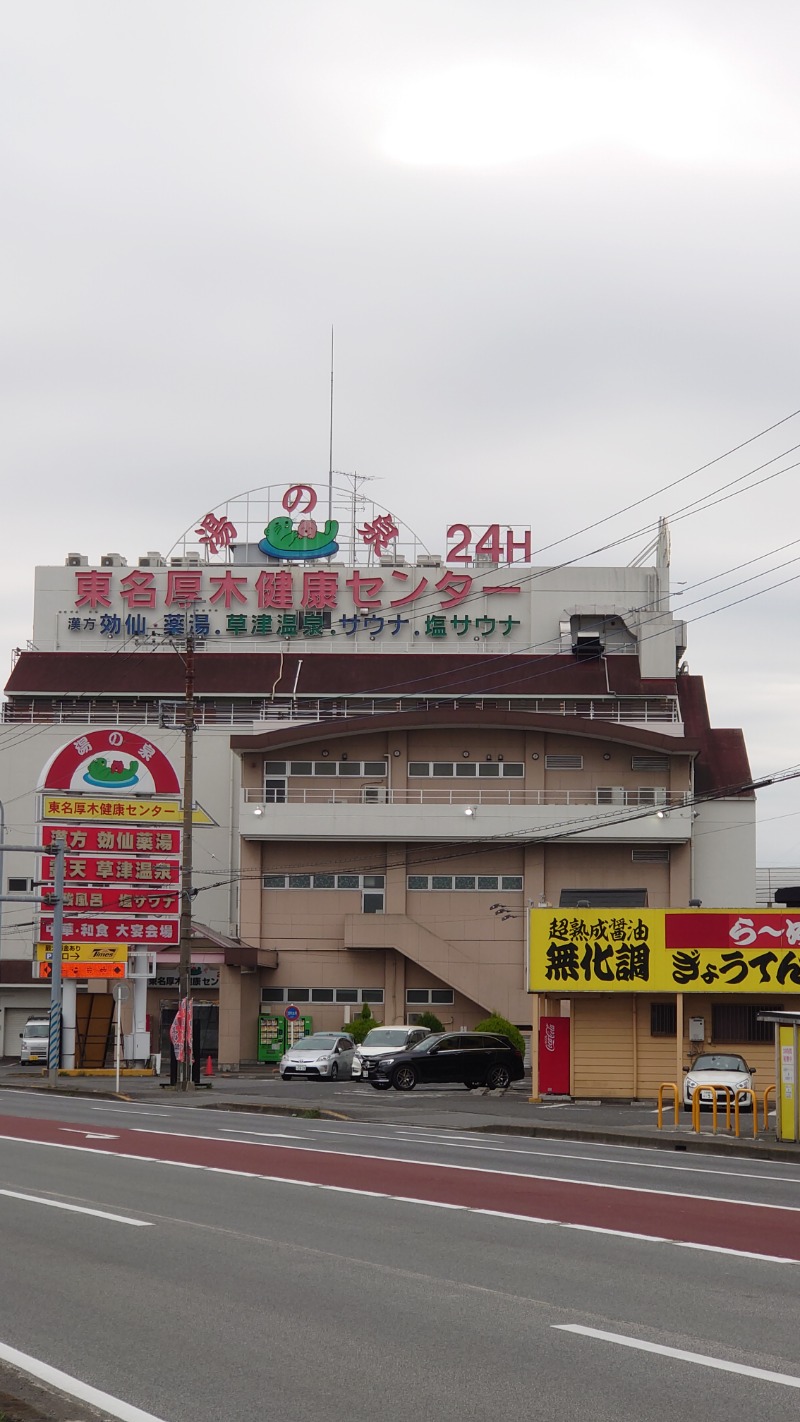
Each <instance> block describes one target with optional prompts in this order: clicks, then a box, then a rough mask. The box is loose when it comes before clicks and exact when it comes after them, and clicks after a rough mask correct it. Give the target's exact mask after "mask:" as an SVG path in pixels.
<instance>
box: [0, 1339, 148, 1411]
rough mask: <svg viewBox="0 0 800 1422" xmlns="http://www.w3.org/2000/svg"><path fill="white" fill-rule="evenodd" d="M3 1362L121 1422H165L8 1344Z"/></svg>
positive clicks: (0, 1353) (0, 1347)
mask: <svg viewBox="0 0 800 1422" xmlns="http://www.w3.org/2000/svg"><path fill="white" fill-rule="evenodd" d="M0 1361H2V1362H4V1363H10V1364H11V1366H12V1368H19V1370H20V1372H23V1373H28V1374H29V1376H30V1377H34V1378H39V1380H40V1381H41V1382H44V1383H48V1384H49V1386H50V1387H55V1388H58V1389H59V1391H60V1392H66V1393H68V1394H69V1396H70V1397H77V1398H78V1399H79V1400H80V1401H81V1402H86V1403H88V1404H89V1406H90V1407H98V1408H99V1409H100V1411H101V1412H107V1413H108V1414H109V1415H110V1416H111V1417H117V1418H119V1422H163V1418H161V1417H156V1416H154V1414H153V1413H152V1412H143V1411H142V1409H141V1408H140V1407H132V1406H131V1404H130V1403H129V1402H123V1401H122V1399H121V1398H119V1397H112V1396H111V1394H110V1393H107V1392H101V1391H100V1390H99V1388H96V1387H91V1386H90V1384H89V1383H85V1382H81V1380H80V1378H73V1377H70V1375H69V1373H62V1371H61V1369H60V1368H51V1366H50V1364H49V1363H43V1362H42V1361H41V1359H40V1358H32V1357H31V1356H30V1355H29V1354H28V1353H20V1352H19V1350H18V1349H17V1348H11V1347H10V1346H9V1345H8V1343H0Z"/></svg>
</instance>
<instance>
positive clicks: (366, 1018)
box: [342, 1002, 381, 1044]
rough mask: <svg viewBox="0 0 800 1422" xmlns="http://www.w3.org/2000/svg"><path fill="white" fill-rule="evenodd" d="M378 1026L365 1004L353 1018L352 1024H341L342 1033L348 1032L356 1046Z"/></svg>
mask: <svg viewBox="0 0 800 1422" xmlns="http://www.w3.org/2000/svg"><path fill="white" fill-rule="evenodd" d="M380 1025H381V1024H380V1023H379V1022H376V1021H375V1018H374V1017H373V1015H372V1008H371V1007H370V1005H369V1003H368V1002H365V1003H364V1006H363V1007H362V1009H361V1011H360V1012H359V1014H358V1017H354V1018H353V1020H352V1022H344V1023H343V1024H342V1031H343V1032H349V1034H350V1036H351V1037H355V1040H356V1043H357V1044H358V1043H361V1042H363V1040H364V1038H365V1037H366V1035H367V1033H368V1032H371V1031H372V1029H373V1027H380Z"/></svg>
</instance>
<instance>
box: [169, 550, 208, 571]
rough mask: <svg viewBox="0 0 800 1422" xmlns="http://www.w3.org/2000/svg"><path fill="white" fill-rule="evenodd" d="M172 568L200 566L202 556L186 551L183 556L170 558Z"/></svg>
mask: <svg viewBox="0 0 800 1422" xmlns="http://www.w3.org/2000/svg"><path fill="white" fill-rule="evenodd" d="M169 566H170V567H171V568H199V567H200V566H201V558H200V554H199V553H186V554H185V555H184V556H183V557H182V558H170V560H169Z"/></svg>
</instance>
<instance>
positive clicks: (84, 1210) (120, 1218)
mask: <svg viewBox="0 0 800 1422" xmlns="http://www.w3.org/2000/svg"><path fill="white" fill-rule="evenodd" d="M0 1195H7V1196H8V1197H9V1199H11V1200H29V1201H30V1203H31V1204H32V1205H50V1207H51V1208H52V1209H54V1210H72V1211H73V1212H74V1213H75V1214H77V1215H96V1216H97V1218H98V1219H101V1220H113V1221H114V1222H115V1224H129V1225H139V1227H140V1228H144V1229H149V1228H150V1227H151V1225H152V1223H153V1221H152V1220H134V1219H131V1218H130V1217H129V1216H128V1215H112V1214H110V1213H109V1211H108V1210H90V1209H89V1207H88V1205H68V1204H67V1202H66V1201H65V1200H46V1199H45V1198H44V1196H42V1195H23V1194H22V1193H21V1191H19V1190H0Z"/></svg>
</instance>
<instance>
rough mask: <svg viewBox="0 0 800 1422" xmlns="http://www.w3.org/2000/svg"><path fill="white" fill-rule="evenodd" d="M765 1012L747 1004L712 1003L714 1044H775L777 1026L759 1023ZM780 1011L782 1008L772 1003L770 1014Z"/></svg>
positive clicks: (712, 1037)
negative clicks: (760, 1014) (761, 1014)
mask: <svg viewBox="0 0 800 1422" xmlns="http://www.w3.org/2000/svg"><path fill="white" fill-rule="evenodd" d="M763 1010H764V1009H763V1008H762V1007H753V1006H748V1005H747V1003H742V1004H740V1003H738V1002H731V1003H727V1002H712V1004H711V1040H712V1042H774V1040H775V1024H774V1023H773V1022H759V1021H758V1014H759V1012H763ZM778 1011H780V1007H779V1006H777V1007H776V1006H775V1004H774V1003H770V1012H778Z"/></svg>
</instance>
